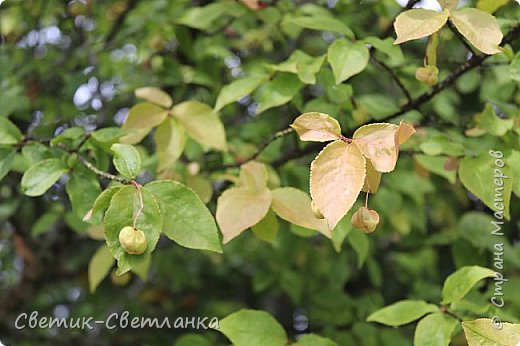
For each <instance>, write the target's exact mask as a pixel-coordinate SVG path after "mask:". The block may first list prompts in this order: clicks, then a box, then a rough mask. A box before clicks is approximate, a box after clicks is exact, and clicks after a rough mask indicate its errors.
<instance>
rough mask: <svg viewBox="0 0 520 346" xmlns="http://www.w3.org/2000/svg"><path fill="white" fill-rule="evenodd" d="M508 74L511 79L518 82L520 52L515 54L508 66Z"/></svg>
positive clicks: (519, 77)
mask: <svg viewBox="0 0 520 346" xmlns="http://www.w3.org/2000/svg"><path fill="white" fill-rule="evenodd" d="M509 74H510V76H511V79H512V80H514V81H517V82H520V52H518V53H516V55H515V57H514V58H513V60H512V61H511V65H509Z"/></svg>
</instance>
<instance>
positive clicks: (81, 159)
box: [77, 155, 131, 184]
mask: <svg viewBox="0 0 520 346" xmlns="http://www.w3.org/2000/svg"><path fill="white" fill-rule="evenodd" d="M77 160H78V161H79V162H81V164H82V165H83V166H85V167H86V168H87V169H89V170H91V171H92V172H94V173H95V174H96V175H98V176H100V177H101V178H105V179H108V180H114V181H118V182H120V183H121V184H130V183H131V181H130V180H126V179H125V178H123V177H119V176H117V175H113V174H110V173H108V172H105V171H102V170H100V169H99V168H97V167H96V166H94V165H93V164H91V163H90V162H89V161H88V160H87V159H85V158H84V157H82V156H80V155H78V156H77Z"/></svg>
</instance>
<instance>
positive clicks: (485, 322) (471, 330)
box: [462, 318, 520, 346]
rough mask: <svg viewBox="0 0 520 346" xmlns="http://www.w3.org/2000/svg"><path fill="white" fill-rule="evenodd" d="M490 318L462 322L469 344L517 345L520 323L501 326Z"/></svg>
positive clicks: (489, 345) (488, 345)
mask: <svg viewBox="0 0 520 346" xmlns="http://www.w3.org/2000/svg"><path fill="white" fill-rule="evenodd" d="M497 327H498V325H496V324H495V322H494V321H493V320H491V319H489V318H479V319H477V320H474V321H464V322H462V328H463V329H464V334H466V339H467V341H468V346H517V345H518V343H519V342H520V324H511V323H502V324H501V325H500V328H497Z"/></svg>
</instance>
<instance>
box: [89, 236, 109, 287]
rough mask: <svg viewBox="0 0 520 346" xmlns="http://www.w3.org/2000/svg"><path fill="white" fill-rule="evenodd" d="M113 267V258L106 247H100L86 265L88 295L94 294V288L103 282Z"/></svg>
mask: <svg viewBox="0 0 520 346" xmlns="http://www.w3.org/2000/svg"><path fill="white" fill-rule="evenodd" d="M113 265H114V257H112V254H111V253H110V249H109V248H108V246H106V245H101V246H100V247H99V248H98V249H97V250H96V252H95V253H94V255H93V256H92V258H91V259H90V262H89V264H88V284H89V289H90V293H94V292H96V288H97V287H98V285H99V284H100V283H101V281H103V279H104V278H105V276H107V274H108V273H109V272H110V269H111V268H112V266H113Z"/></svg>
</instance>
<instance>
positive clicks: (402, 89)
mask: <svg viewBox="0 0 520 346" xmlns="http://www.w3.org/2000/svg"><path fill="white" fill-rule="evenodd" d="M371 59H372V60H373V61H374V62H375V63H376V64H377V65H379V66H381V68H383V70H385V71H386V72H388V74H389V75H390V77H392V79H393V80H394V82H395V84H397V86H398V87H399V89H401V91H402V92H403V94H404V96H406V99H407V100H408V102H411V101H412V95H410V92H409V91H408V89H406V87H405V86H404V84H403V82H401V80H400V79H399V77H398V76H397V74H396V73H395V71H394V70H392V69H391V68H390V67H389V66H388V65H387V64H385V63H384V62H383V61H381V60H379V59H378V58H376V56H375V55H372V56H371Z"/></svg>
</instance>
